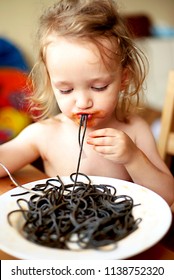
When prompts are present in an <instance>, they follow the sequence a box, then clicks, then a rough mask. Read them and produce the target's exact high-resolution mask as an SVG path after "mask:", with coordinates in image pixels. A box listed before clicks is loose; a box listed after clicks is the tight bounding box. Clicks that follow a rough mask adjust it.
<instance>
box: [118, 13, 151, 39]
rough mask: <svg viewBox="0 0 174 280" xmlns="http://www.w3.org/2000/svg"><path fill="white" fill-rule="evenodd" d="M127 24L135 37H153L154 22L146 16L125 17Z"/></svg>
mask: <svg viewBox="0 0 174 280" xmlns="http://www.w3.org/2000/svg"><path fill="white" fill-rule="evenodd" d="M124 18H125V22H126V25H127V27H128V29H129V30H130V32H131V34H132V36H133V37H135V38H138V37H149V36H152V26H153V25H152V21H151V19H150V17H149V16H147V15H144V14H135V15H134V14H132V15H125V16H124Z"/></svg>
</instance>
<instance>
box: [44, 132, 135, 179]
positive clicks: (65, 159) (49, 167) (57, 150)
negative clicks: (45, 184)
mask: <svg viewBox="0 0 174 280" xmlns="http://www.w3.org/2000/svg"><path fill="white" fill-rule="evenodd" d="M43 161H44V166H45V172H46V173H47V174H48V176H50V177H53V176H56V175H59V176H69V175H70V174H71V173H74V172H76V171H77V165H78V164H79V171H80V172H82V173H85V174H86V175H89V176H90V175H91V176H92V175H93V176H106V177H115V178H120V179H124V180H130V177H129V175H128V173H127V171H126V170H125V168H124V167H123V166H122V165H118V164H115V163H113V162H111V161H109V160H107V159H104V158H103V157H101V156H99V155H98V154H97V153H96V152H95V151H94V150H93V149H92V147H91V146H89V145H88V144H87V143H86V138H85V140H84V144H83V150H82V153H81V157H80V146H79V143H78V139H77V137H72V136H69V137H63V138H62V137H61V136H60V137H59V139H57V141H55V140H52V141H51V143H49V145H47V149H46V151H45V153H44V157H43Z"/></svg>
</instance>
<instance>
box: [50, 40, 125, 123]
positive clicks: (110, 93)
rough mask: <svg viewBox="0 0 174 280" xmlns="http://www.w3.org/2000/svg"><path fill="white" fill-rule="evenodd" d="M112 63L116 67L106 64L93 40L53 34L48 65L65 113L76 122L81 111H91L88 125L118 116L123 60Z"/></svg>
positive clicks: (52, 82)
mask: <svg viewBox="0 0 174 280" xmlns="http://www.w3.org/2000/svg"><path fill="white" fill-rule="evenodd" d="M105 44H110V43H109V42H107V43H106V42H105ZM111 62H112V64H113V66H112V67H106V66H105V64H104V62H103V60H102V58H101V56H100V54H99V50H98V48H97V47H96V46H95V45H94V44H92V43H91V42H87V41H85V42H84V41H82V42H81V41H80V40H79V39H68V38H64V37H54V36H52V38H51V43H49V45H48V46H47V49H46V64H47V68H48V72H49V75H50V80H51V85H52V88H53V91H54V94H55V97H56V100H57V103H58V106H59V108H60V110H61V111H62V113H63V114H65V115H66V116H67V117H68V118H70V119H72V120H74V121H75V122H77V123H79V119H80V116H81V114H88V126H89V127H96V126H100V124H104V123H107V121H109V120H110V119H112V118H115V108H116V105H117V100H118V93H119V92H120V90H121V89H122V87H123V83H124V81H123V78H124V75H123V70H122V67H121V63H120V61H119V60H118V61H117V62H113V61H111Z"/></svg>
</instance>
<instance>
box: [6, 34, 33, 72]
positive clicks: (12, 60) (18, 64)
mask: <svg viewBox="0 0 174 280" xmlns="http://www.w3.org/2000/svg"><path fill="white" fill-rule="evenodd" d="M0 67H5V68H7V67H10V68H11V67H14V68H17V69H20V70H22V71H24V72H28V71H29V68H28V65H27V63H26V61H25V59H24V57H23V55H22V53H21V52H20V51H19V49H18V48H17V47H16V46H15V45H14V44H13V43H11V42H10V41H9V40H7V39H5V38H2V37H0Z"/></svg>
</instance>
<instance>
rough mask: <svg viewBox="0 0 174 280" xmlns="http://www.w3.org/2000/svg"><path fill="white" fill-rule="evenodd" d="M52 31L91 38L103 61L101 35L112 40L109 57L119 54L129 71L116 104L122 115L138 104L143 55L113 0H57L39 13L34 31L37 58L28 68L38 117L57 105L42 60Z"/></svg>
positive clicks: (47, 114)
mask: <svg viewBox="0 0 174 280" xmlns="http://www.w3.org/2000/svg"><path fill="white" fill-rule="evenodd" d="M53 33H54V34H57V35H58V36H71V37H74V38H78V39H79V38H81V39H82V38H83V39H85V40H90V41H91V42H93V43H94V44H95V45H96V46H97V47H98V49H99V51H100V55H101V57H102V59H103V61H105V62H106V57H107V56H108V55H107V53H108V52H107V51H104V49H105V48H104V46H102V44H101V40H100V39H107V40H110V41H111V42H112V43H115V51H113V50H110V51H111V52H112V59H113V56H115V57H116V56H117V57H118V55H120V58H121V59H120V61H121V64H122V67H123V68H126V69H127V70H128V72H129V75H128V80H127V83H126V84H125V87H124V90H123V91H122V92H121V94H120V97H119V102H118V105H117V106H119V108H120V109H121V112H122V116H123V118H124V119H126V117H127V116H128V114H129V113H130V110H131V108H132V107H134V108H138V106H139V103H140V92H143V82H144V79H145V76H146V66H145V61H146V58H145V56H144V54H143V53H142V52H141V51H140V50H139V49H138V48H137V46H136V45H135V43H134V40H133V39H132V36H131V35H130V33H129V31H128V29H127V27H126V24H125V21H124V18H123V17H122V16H121V15H120V14H119V13H118V7H117V4H116V3H115V1H113V0H58V1H57V2H56V3H55V4H54V5H53V6H51V7H50V8H48V9H47V10H46V11H45V12H44V13H43V15H42V16H41V17H40V24H39V29H38V32H37V44H38V46H39V49H38V58H37V62H36V64H35V66H34V67H33V69H32V71H31V78H32V83H33V95H32V96H31V104H32V108H33V109H34V111H37V110H39V111H40V112H41V114H40V115H39V117H40V118H42V119H43V118H46V117H50V116H51V115H53V112H55V108H56V106H57V102H56V99H55V97H54V93H53V91H52V87H51V83H50V78H49V74H48V72H47V66H46V62H45V48H46V46H47V44H48V40H47V38H48V36H49V35H50V34H53ZM116 42H117V45H116ZM112 45H113V44H112ZM118 45H119V54H118ZM110 58H111V57H110ZM112 61H113V60H112ZM132 105H133V106H132ZM117 108H118V107H117Z"/></svg>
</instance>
